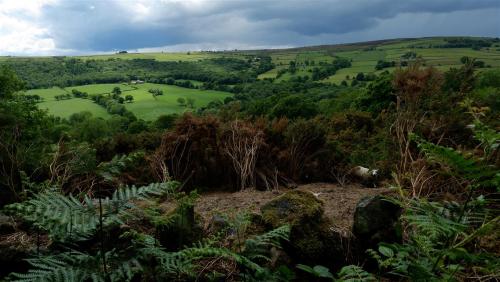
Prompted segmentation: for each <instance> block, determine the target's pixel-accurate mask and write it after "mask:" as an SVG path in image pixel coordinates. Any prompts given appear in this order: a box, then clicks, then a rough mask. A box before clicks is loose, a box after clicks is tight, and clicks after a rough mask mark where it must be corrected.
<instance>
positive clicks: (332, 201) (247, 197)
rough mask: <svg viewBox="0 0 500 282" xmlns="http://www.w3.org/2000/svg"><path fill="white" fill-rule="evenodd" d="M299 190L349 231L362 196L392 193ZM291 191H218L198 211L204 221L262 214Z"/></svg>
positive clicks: (322, 187)
mask: <svg viewBox="0 0 500 282" xmlns="http://www.w3.org/2000/svg"><path fill="white" fill-rule="evenodd" d="M296 189H299V190H303V191H309V192H312V193H315V194H316V196H317V197H318V198H319V199H320V200H322V201H323V202H324V203H325V205H324V208H325V216H326V217H327V218H329V219H331V220H332V222H333V224H334V226H335V227H336V228H339V229H342V230H350V229H351V226H352V222H353V216H354V211H355V209H356V204H357V203H358V202H359V200H361V199H362V198H363V197H366V196H372V195H378V194H388V193H391V190H390V189H389V188H366V187H363V186H360V185H357V184H353V185H346V186H345V187H341V186H338V185H336V184H330V183H312V184H306V185H300V186H298V187H297V188H296ZM287 191H290V189H284V188H283V189H280V190H278V191H257V190H254V189H246V190H243V191H240V192H233V193H230V192H215V193H207V194H202V195H201V197H200V198H199V199H198V202H197V203H196V205H195V211H196V212H197V213H198V214H200V215H201V216H202V217H203V218H204V219H205V221H207V220H209V219H210V218H211V217H212V216H213V215H214V214H235V213H239V212H249V213H260V207H261V206H263V205H264V204H266V203H267V202H269V201H270V200H272V199H274V198H275V197H277V196H279V195H281V194H283V193H285V192H287Z"/></svg>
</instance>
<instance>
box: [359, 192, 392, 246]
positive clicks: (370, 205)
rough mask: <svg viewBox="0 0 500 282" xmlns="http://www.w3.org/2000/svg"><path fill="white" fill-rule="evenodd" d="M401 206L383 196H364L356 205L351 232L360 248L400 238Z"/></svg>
mask: <svg viewBox="0 0 500 282" xmlns="http://www.w3.org/2000/svg"><path fill="white" fill-rule="evenodd" d="M400 215H401V208H400V207H399V206H398V205H396V204H394V203H392V202H389V201H387V200H386V199H385V198H384V197H383V196H380V195H376V196H369V197H364V198H363V199H361V200H360V201H359V203H358V204H357V205H356V211H355V212H354V223H353V234H354V236H355V237H356V241H357V242H358V245H359V246H361V248H362V249H367V248H376V247H377V245H378V243H380V242H382V241H384V242H397V241H399V240H400V232H399V228H398V227H399V220H398V219H399V216H400Z"/></svg>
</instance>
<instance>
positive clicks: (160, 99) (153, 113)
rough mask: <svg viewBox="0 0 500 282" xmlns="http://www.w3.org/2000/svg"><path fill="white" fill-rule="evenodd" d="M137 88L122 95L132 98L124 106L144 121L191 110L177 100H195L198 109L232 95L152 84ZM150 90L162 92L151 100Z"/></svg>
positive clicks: (140, 85) (141, 85)
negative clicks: (131, 101)
mask: <svg viewBox="0 0 500 282" xmlns="http://www.w3.org/2000/svg"><path fill="white" fill-rule="evenodd" d="M137 88H138V89H136V90H132V91H127V92H125V93H124V94H126V95H132V96H133V97H134V102H133V103H127V104H126V105H125V106H126V108H127V109H128V110H130V111H131V112H133V113H134V114H135V115H136V116H137V117H138V118H142V119H144V120H153V119H155V118H157V117H158V116H160V115H164V114H173V113H182V112H184V111H189V110H192V109H188V108H185V107H182V106H180V105H179V104H178V103H177V99H178V98H184V99H187V98H193V99H194V100H195V104H194V106H195V108H199V107H203V106H206V105H207V104H208V103H210V102H211V101H216V100H220V101H223V100H224V99H225V98H226V97H229V96H231V95H232V94H231V93H227V92H221V91H213V90H199V89H189V88H183V87H178V86H174V85H164V84H153V83H145V84H139V85H137ZM152 88H155V89H156V88H157V89H160V90H162V91H163V95H162V96H157V97H156V98H153V96H152V95H151V93H149V92H148V90H149V89H152Z"/></svg>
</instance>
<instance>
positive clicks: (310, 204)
mask: <svg viewBox="0 0 500 282" xmlns="http://www.w3.org/2000/svg"><path fill="white" fill-rule="evenodd" d="M261 212H262V217H263V220H264V222H265V223H266V224H268V225H270V226H271V227H273V228H275V227H277V226H280V225H284V224H288V225H290V226H291V232H290V240H289V243H288V245H287V246H285V250H286V252H287V253H288V254H289V255H290V256H291V258H292V259H293V260H294V262H295V263H303V262H305V261H306V262H308V263H309V264H313V265H314V264H321V265H326V266H329V267H332V266H338V265H341V264H342V263H344V261H345V257H346V256H345V255H344V254H345V252H346V251H345V250H346V248H345V246H344V244H343V242H347V240H346V239H345V238H342V236H341V235H340V234H339V233H337V232H335V231H334V230H333V229H332V228H331V227H332V222H330V221H329V220H328V219H327V218H325V217H324V215H323V212H324V209H323V202H321V201H320V200H318V199H317V198H316V197H315V196H314V195H313V194H312V193H310V192H305V191H300V190H293V191H290V192H287V193H285V194H283V195H281V196H279V197H277V198H275V199H273V200H271V201H270V202H269V203H267V204H265V205H264V206H262V208H261Z"/></svg>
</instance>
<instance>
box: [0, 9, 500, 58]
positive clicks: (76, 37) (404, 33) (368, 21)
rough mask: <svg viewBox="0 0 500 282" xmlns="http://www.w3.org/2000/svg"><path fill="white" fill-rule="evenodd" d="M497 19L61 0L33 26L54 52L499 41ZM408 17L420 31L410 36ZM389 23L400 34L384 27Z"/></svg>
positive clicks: (435, 12) (433, 12)
mask: <svg viewBox="0 0 500 282" xmlns="http://www.w3.org/2000/svg"><path fill="white" fill-rule="evenodd" d="M0 1H1V0H0ZM54 1H57V0H54ZM499 13H500V0H419V1H417V0H351V1H347V0H345V1H341V0H331V1H328V0H325V1H322V0H310V1H306V0H303V1H298V0H287V1H264V0H253V1H243V0H206V1H203V0H136V1H131V0H108V1H97V0H96V1H73V0H67V1H64V0H60V1H59V2H56V3H51V4H50V5H46V6H44V7H43V8H42V10H41V16H39V17H38V18H37V21H36V23H37V24H38V25H42V26H43V27H44V28H46V29H47V34H48V35H49V36H50V38H52V39H53V41H54V43H55V46H56V47H57V49H70V50H78V51H109V50H113V49H137V48H141V47H158V46H171V45H182V46H198V45H202V44H210V46H215V47H217V46H221V47H224V48H225V47H227V46H234V47H239V46H249V47H251V46H276V45H286V46H297V45H307V44H318V43H337V42H345V41H346V40H357V41H362V40H368V39H377V35H379V38H381V37H410V36H426V35H436V34H435V32H436V31H439V32H441V33H442V34H443V35H455V34H456V35H460V34H461V33H460V31H461V30H464V31H467V33H472V34H463V35H482V36H499V34H500V30H499V26H500V22H498V21H499V20H498V17H494V18H493V19H491V18H489V19H485V18H484V16H485V15H488V16H489V17H491V15H493V16H494V15H495V14H497V15H498V14H499ZM403 15H408V16H407V17H406V16H403ZM464 16H466V17H468V18H467V19H464V20H460V18H458V17H464ZM405 17H406V18H408V20H410V19H411V20H412V21H415V22H420V23H421V26H422V27H421V28H420V29H418V28H417V29H415V26H412V23H410V22H405ZM395 19H397V20H395ZM422 19H425V21H422ZM387 22H394V23H395V24H397V25H398V26H399V27H398V26H396V27H392V26H389V27H387V25H384V23H387ZM447 22H453V25H447V24H446V23H447ZM433 23H435V26H433ZM471 25H472V27H471ZM382 26H386V28H385V29H384V30H380V29H379V28H380V27H382ZM495 26H496V27H495ZM408 28H411V30H412V33H408V30H407V29H408ZM370 31H373V32H376V33H377V34H372V33H370ZM367 35H369V36H367Z"/></svg>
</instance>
